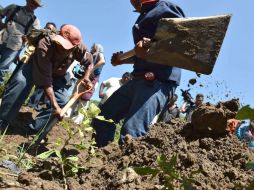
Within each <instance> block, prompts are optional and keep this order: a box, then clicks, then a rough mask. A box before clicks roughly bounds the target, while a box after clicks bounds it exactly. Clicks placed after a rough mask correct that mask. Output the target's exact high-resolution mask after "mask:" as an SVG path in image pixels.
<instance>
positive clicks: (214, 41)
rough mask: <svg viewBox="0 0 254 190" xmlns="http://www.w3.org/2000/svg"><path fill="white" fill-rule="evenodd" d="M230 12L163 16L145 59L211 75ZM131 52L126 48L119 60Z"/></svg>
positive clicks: (125, 57) (128, 55) (132, 52)
mask: <svg viewBox="0 0 254 190" xmlns="http://www.w3.org/2000/svg"><path fill="white" fill-rule="evenodd" d="M230 18H231V15H219V16H209V17H190V18H163V19H161V20H160V21H159V23H158V26H157V29H156V33H155V36H154V39H153V40H154V41H153V42H152V43H151V46H150V48H149V50H148V52H147V55H146V57H145V59H146V60H147V61H150V62H153V63H156V64H162V65H168V66H174V67H179V68H183V69H187V70H190V71H194V72H197V73H202V74H211V73H212V70H213V68H214V65H215V62H216V59H217V57H218V55H219V52H220V49H221V46H222V42H223V39H224V37H225V34H226V31H227V28H228V24H229V21H230ZM134 55H135V51H134V50H130V51H128V52H126V53H124V54H121V55H120V57H119V58H120V60H125V59H128V58H130V57H132V56H134Z"/></svg>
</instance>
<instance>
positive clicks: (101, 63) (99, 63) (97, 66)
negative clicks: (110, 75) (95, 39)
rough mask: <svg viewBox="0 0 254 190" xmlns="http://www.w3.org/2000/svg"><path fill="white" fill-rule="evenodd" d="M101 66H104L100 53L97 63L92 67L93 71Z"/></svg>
mask: <svg viewBox="0 0 254 190" xmlns="http://www.w3.org/2000/svg"><path fill="white" fill-rule="evenodd" d="M103 64H105V59H104V56H103V55H102V54H101V53H100V54H99V61H98V63H97V64H96V65H95V66H94V67H93V71H95V70H96V69H97V68H99V67H100V66H102V65H103Z"/></svg>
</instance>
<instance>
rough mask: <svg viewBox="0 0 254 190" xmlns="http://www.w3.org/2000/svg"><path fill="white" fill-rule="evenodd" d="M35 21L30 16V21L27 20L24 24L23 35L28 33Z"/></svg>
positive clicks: (34, 17) (33, 16)
mask: <svg viewBox="0 0 254 190" xmlns="http://www.w3.org/2000/svg"><path fill="white" fill-rule="evenodd" d="M35 19H36V16H35V15H32V17H31V19H30V20H29V22H28V23H27V24H26V26H25V34H27V33H28V31H29V29H30V28H31V26H32V25H33V23H34V21H35Z"/></svg>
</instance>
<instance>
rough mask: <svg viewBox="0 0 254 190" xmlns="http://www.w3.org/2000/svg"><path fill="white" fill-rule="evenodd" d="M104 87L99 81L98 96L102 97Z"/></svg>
mask: <svg viewBox="0 0 254 190" xmlns="http://www.w3.org/2000/svg"><path fill="white" fill-rule="evenodd" d="M104 88H105V85H104V84H103V83H101V86H100V91H99V97H100V98H103V97H104V93H103V90H104Z"/></svg>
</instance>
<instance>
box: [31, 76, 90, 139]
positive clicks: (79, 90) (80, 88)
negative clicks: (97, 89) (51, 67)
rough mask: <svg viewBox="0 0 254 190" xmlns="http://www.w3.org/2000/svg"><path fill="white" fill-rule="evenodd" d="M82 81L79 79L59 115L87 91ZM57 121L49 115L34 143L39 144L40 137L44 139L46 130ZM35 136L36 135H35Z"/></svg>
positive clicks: (62, 114)
mask: <svg viewBox="0 0 254 190" xmlns="http://www.w3.org/2000/svg"><path fill="white" fill-rule="evenodd" d="M83 83H84V82H83V81H82V80H81V81H80V82H79V83H78V85H77V87H76V91H75V92H74V94H73V95H72V97H71V99H70V100H69V101H68V103H67V104H66V105H65V106H64V107H63V108H62V111H61V113H60V116H61V117H63V116H64V114H65V113H66V112H67V110H68V109H69V108H70V107H71V106H72V105H73V104H74V103H75V102H76V101H77V100H78V99H79V98H80V97H81V96H82V95H84V94H85V93H87V92H89V91H90V90H92V89H91V88H90V89H87V90H84V88H83ZM58 121H59V119H58V118H57V117H56V116H54V115H51V117H50V118H49V120H48V122H47V123H46V125H45V126H44V127H43V128H42V129H41V130H40V131H39V133H38V135H37V139H36V140H35V143H36V144H39V143H40V142H41V140H42V139H44V138H45V137H46V135H47V134H48V132H49V131H50V130H51V129H52V128H53V127H54V125H55V124H56V123H57V122H58ZM35 138H36V137H35Z"/></svg>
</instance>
